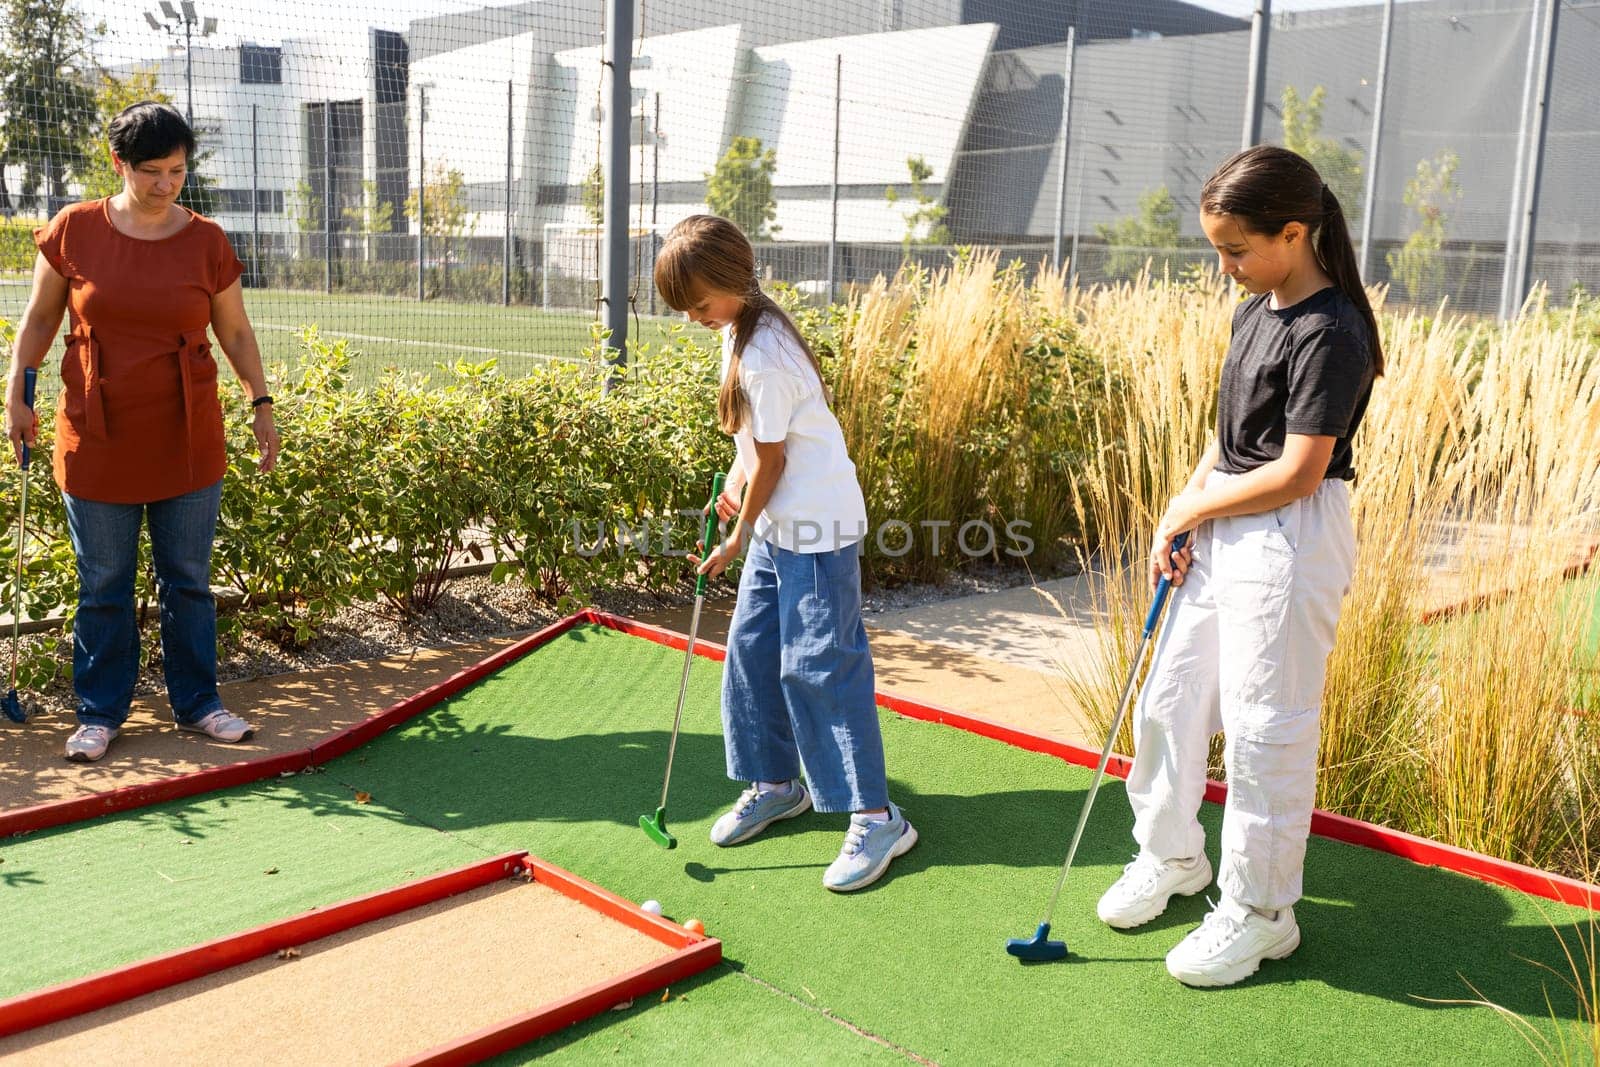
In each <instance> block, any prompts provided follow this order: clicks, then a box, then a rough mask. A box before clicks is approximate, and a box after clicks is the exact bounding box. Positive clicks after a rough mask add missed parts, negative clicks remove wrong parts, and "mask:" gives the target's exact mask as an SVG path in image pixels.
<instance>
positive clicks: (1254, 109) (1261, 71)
mask: <svg viewBox="0 0 1600 1067" xmlns="http://www.w3.org/2000/svg"><path fill="white" fill-rule="evenodd" d="M1271 23H1272V2H1271V0H1257V3H1256V10H1255V14H1254V16H1252V17H1251V20H1250V87H1249V89H1248V90H1247V91H1246V93H1245V98H1244V138H1243V143H1242V144H1240V146H1239V147H1240V148H1242V149H1243V148H1249V147H1251V146H1252V145H1258V144H1260V143H1261V111H1262V106H1261V105H1262V103H1263V102H1264V99H1265V94H1266V83H1267V34H1268V32H1269V31H1270V30H1271V28H1272V25H1271Z"/></svg>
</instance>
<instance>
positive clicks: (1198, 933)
mask: <svg viewBox="0 0 1600 1067" xmlns="http://www.w3.org/2000/svg"><path fill="white" fill-rule="evenodd" d="M1299 947H1300V925H1299V924H1298V923H1296V922H1295V921H1294V909H1293V908H1279V909H1278V917H1277V918H1276V919H1269V918H1267V917H1266V916H1265V915H1263V914H1261V913H1260V912H1259V911H1256V910H1255V909H1254V908H1249V907H1246V906H1245V905H1243V904H1240V903H1238V902H1237V901H1234V900H1230V899H1229V898H1227V897H1223V898H1222V900H1221V901H1220V902H1219V903H1218V904H1217V905H1216V906H1214V907H1213V908H1212V909H1211V913H1210V914H1209V915H1207V916H1206V920H1205V922H1203V923H1201V924H1200V925H1199V926H1198V927H1196V928H1195V929H1194V930H1193V931H1191V932H1190V934H1189V936H1188V937H1186V938H1184V939H1183V940H1182V941H1180V942H1178V946H1177V947H1176V948H1174V949H1173V950H1172V951H1171V952H1169V953H1167V973H1168V974H1170V975H1172V977H1174V978H1176V979H1177V980H1178V981H1180V982H1182V983H1183V984H1184V985H1194V986H1222V985H1233V984H1234V983H1235V982H1242V981H1243V980H1244V979H1246V978H1249V977H1250V976H1251V975H1252V974H1255V973H1256V970H1257V968H1259V967H1260V966H1261V961H1262V960H1281V959H1283V958H1284V957H1285V956H1287V955H1289V954H1290V953H1292V952H1293V951H1294V950H1295V949H1297V948H1299Z"/></svg>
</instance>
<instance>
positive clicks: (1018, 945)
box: [1006, 922, 1067, 963]
mask: <svg viewBox="0 0 1600 1067" xmlns="http://www.w3.org/2000/svg"><path fill="white" fill-rule="evenodd" d="M1049 937H1050V924H1049V923H1047V922H1045V923H1040V924H1039V929H1037V930H1035V931H1034V933H1033V936H1032V937H1013V938H1011V939H1009V940H1008V941H1006V951H1007V952H1009V953H1010V954H1011V955H1013V956H1015V957H1017V959H1019V960H1025V961H1027V962H1029V963H1048V962H1050V961H1052V960H1064V959H1066V958H1067V943H1066V942H1065V941H1051V940H1049Z"/></svg>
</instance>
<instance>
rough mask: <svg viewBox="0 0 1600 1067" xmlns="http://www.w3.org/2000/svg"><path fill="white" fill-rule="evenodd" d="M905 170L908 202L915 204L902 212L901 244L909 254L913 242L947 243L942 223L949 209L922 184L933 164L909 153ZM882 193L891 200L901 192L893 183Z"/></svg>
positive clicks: (947, 231) (947, 235)
mask: <svg viewBox="0 0 1600 1067" xmlns="http://www.w3.org/2000/svg"><path fill="white" fill-rule="evenodd" d="M906 170H907V171H908V172H909V173H910V175H911V202H912V203H913V204H915V205H916V207H914V208H912V209H911V210H910V211H907V212H905V220H906V235H905V237H904V238H903V239H902V240H901V242H900V243H901V246H902V247H903V248H904V249H905V251H906V253H907V254H908V255H909V254H910V252H911V246H912V245H914V244H921V245H947V244H949V243H950V227H949V226H948V225H946V224H945V218H946V217H947V216H949V214H950V209H949V208H948V207H946V206H945V205H943V204H941V203H939V200H938V198H937V197H933V196H929V195H928V194H927V192H925V191H924V190H923V187H922V183H923V182H925V181H927V180H928V179H929V178H931V177H933V167H932V166H931V165H929V163H928V161H927V160H926V159H923V158H922V157H921V156H909V157H907V159H906ZM883 197H884V199H885V200H887V201H889V203H890V204H895V203H898V202H899V200H900V194H899V193H898V192H896V191H895V188H894V186H892V185H891V186H889V187H888V188H887V189H885V190H884V191H883Z"/></svg>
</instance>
